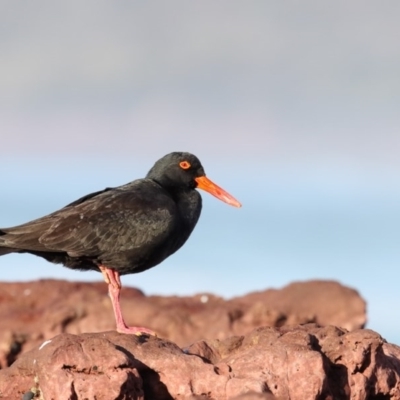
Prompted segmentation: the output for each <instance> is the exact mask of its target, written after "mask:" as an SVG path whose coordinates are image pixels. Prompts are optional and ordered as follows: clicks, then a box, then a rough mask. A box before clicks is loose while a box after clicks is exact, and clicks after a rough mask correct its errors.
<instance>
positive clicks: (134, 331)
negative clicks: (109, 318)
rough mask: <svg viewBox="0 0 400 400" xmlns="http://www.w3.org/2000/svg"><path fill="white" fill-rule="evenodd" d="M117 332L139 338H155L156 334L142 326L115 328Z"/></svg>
mask: <svg viewBox="0 0 400 400" xmlns="http://www.w3.org/2000/svg"><path fill="white" fill-rule="evenodd" d="M117 332H119V333H126V334H128V335H136V336H141V335H143V334H145V335H151V336H157V334H156V333H155V332H154V331H152V330H150V329H147V328H143V327H142V326H117Z"/></svg>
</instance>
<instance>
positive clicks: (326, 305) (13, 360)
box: [0, 280, 400, 400]
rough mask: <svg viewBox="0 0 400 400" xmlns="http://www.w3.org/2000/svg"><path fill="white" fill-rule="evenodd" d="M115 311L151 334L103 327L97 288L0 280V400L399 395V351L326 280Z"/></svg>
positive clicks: (133, 293) (104, 304)
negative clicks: (369, 326)
mask: <svg viewBox="0 0 400 400" xmlns="http://www.w3.org/2000/svg"><path fill="white" fill-rule="evenodd" d="M122 307H123V311H124V315H125V317H126V320H127V322H128V323H129V324H132V325H142V326H147V327H148V328H151V329H153V330H154V331H156V332H157V334H158V337H149V336H146V335H142V336H134V335H124V334H119V333H117V332H115V331H113V329H114V327H115V322H114V317H113V313H112V309H111V303H110V301H109V299H108V295H107V288H106V285H105V284H104V283H73V282H66V281H54V280H43V281H36V282H27V283H0V368H2V369H0V398H4V399H7V400H13V399H18V400H21V399H23V400H28V399H34V398H35V399H45V400H51V399H54V400H55V399H57V400H58V399H59V400H64V399H65V400H67V399H68V400H83V399H88V400H91V399H96V400H101V399H104V400H106V399H107V400H112V399H119V400H130V399H137V400H141V399H146V400H158V399H160V400H161V399H162V400H164V399H165V400H171V399H188V400H189V399H192V400H196V399H197V400H198V399H214V400H227V399H229V400H253V399H254V400H257V399H270V400H271V399H280V400H286V399H290V400H296V399H301V400H308V399H318V400H320V399H324V400H337V399H338V400H341V399H343V400H345V399H346V400H347V399H352V400H362V399H372V400H384V399H395V400H400V383H399V382H400V378H399V376H400V348H399V347H397V346H395V345H391V344H388V343H386V342H385V341H384V340H383V339H382V338H381V337H380V336H379V335H378V334H377V333H375V332H373V331H370V330H365V329H361V328H363V327H364V325H365V323H366V305H365V302H364V300H363V299H362V298H361V297H360V296H359V294H358V293H357V292H356V291H355V290H352V289H349V288H346V287H343V286H341V285H340V284H338V283H336V282H329V281H328V282H326V281H325V282H324V281H310V282H298V283H293V284H291V285H289V286H287V287H285V288H283V289H280V290H273V289H271V290H266V291H263V292H257V293H250V294H248V295H246V296H242V297H237V298H234V299H231V300H224V299H222V298H221V297H218V296H214V295H211V294H199V295H196V296H193V297H161V296H148V297H147V296H145V295H144V294H143V293H142V292H140V291H139V290H137V289H133V288H124V289H123V292H122ZM333 325H335V326H333ZM84 332H94V333H84Z"/></svg>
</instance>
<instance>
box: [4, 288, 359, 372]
mask: <svg viewBox="0 0 400 400" xmlns="http://www.w3.org/2000/svg"><path fill="white" fill-rule="evenodd" d="M332 299H334V301H332ZM122 308H123V312H124V316H125V318H126V320H127V322H128V323H129V324H132V325H139V326H146V327H148V328H151V329H153V330H154V331H155V332H157V333H158V335H159V336H160V337H163V338H165V339H168V340H171V341H173V342H175V343H177V344H178V345H180V346H186V345H188V344H190V343H193V342H195V341H197V340H202V339H220V340H223V339H225V338H228V337H230V336H232V335H244V334H246V333H248V332H250V331H251V330H253V329H254V328H257V327H259V326H277V327H278V326H284V325H295V324H304V323H307V322H316V323H319V324H322V325H328V324H331V325H336V326H339V327H343V328H346V329H349V330H353V329H356V328H361V327H363V326H364V324H365V322H366V306H365V302H364V300H363V299H362V298H361V297H360V296H359V295H358V293H357V292H356V291H354V290H352V289H349V288H346V287H344V286H341V285H339V284H338V283H336V282H329V281H328V282H325V281H311V282H301V283H294V284H291V285H289V286H287V287H285V288H283V289H281V290H266V291H264V292H257V293H252V294H248V295H246V296H243V297H238V298H235V299H232V300H228V301H225V300H224V299H222V298H220V297H217V296H213V295H210V294H203V295H197V296H193V297H157V296H151V297H146V296H144V295H143V293H141V292H140V291H139V290H137V289H133V288H124V289H123V291H122ZM113 329H115V321H114V317H113V313H112V308H111V302H110V300H109V298H108V295H107V287H106V285H105V284H104V283H101V282H100V283H74V282H66V281H55V280H43V281H35V282H27V283H0V368H1V367H3V368H4V367H6V366H8V365H10V364H11V363H12V362H13V361H14V360H15V359H16V358H17V357H18V356H19V355H20V354H22V353H23V352H25V351H27V350H29V349H30V348H32V347H35V346H39V345H40V344H41V343H42V342H43V341H45V340H47V339H49V338H51V337H53V336H55V335H57V334H60V333H72V334H80V333H83V332H101V331H106V330H113Z"/></svg>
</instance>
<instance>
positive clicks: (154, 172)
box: [0, 152, 241, 334]
mask: <svg viewBox="0 0 400 400" xmlns="http://www.w3.org/2000/svg"><path fill="white" fill-rule="evenodd" d="M196 188H197V189H203V190H205V191H207V192H209V193H211V194H212V195H214V196H215V197H217V198H218V199H220V200H222V201H224V202H225V203H228V204H230V205H232V206H234V207H240V206H241V205H240V203H239V202H238V201H237V200H236V199H234V198H233V197H232V196H231V195H230V194H228V193H227V192H225V191H224V190H223V189H221V188H220V187H218V186H217V185H216V184H214V183H213V182H212V181H211V180H209V179H208V178H207V177H206V176H205V173H204V169H203V167H202V165H201V163H200V161H199V159H198V158H197V157H196V156H194V155H193V154H190V153H183V152H174V153H170V154H167V155H166V156H164V157H163V158H161V159H160V160H158V161H157V162H156V163H155V164H154V166H153V167H152V168H151V169H150V171H149V172H148V174H147V175H146V178H144V179H138V180H135V181H133V182H130V183H128V184H126V185H123V186H118V187H115V188H106V189H104V190H101V191H99V192H95V193H91V194H88V195H86V196H84V197H82V198H80V199H78V200H76V201H74V202H73V203H71V204H69V205H67V206H66V207H64V208H62V209H60V210H58V211H55V212H54V213H52V214H49V215H46V216H44V217H42V218H39V219H36V220H34V221H30V222H28V223H26V224H23V225H19V226H16V227H13V228H2V229H0V255H4V254H8V253H30V254H34V255H36V256H40V257H43V258H45V259H46V260H47V261H51V262H53V263H60V264H63V265H64V266H66V267H68V268H72V269H77V270H84V271H87V270H95V271H100V272H101V273H102V274H103V276H104V280H105V281H106V283H107V284H108V290H109V294H110V298H111V302H112V305H113V309H114V315H115V320H116V323H117V331H118V332H122V333H134V334H140V333H148V334H154V332H152V331H150V330H149V329H146V328H143V327H128V326H127V325H126V323H125V321H124V319H123V317H122V313H121V308H120V302H119V297H120V291H121V280H120V276H121V275H125V274H133V273H137V272H142V271H145V270H146V269H149V268H152V267H154V266H156V265H157V264H159V263H161V262H162V261H163V260H165V259H166V258H167V257H168V256H170V255H171V254H173V253H174V252H175V251H177V250H178V249H179V248H180V247H181V246H182V245H183V244H184V243H185V242H186V240H187V239H188V237H189V236H190V234H191V233H192V231H193V228H194V227H195V225H196V223H197V221H198V219H199V216H200V212H201V207H202V202H201V196H200V194H199V193H198V192H197V191H196V190H195V189H196Z"/></svg>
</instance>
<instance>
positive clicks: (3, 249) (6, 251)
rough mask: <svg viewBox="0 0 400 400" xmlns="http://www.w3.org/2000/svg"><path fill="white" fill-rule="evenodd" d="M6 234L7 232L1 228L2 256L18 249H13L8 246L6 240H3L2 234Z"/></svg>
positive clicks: (0, 244) (0, 252)
mask: <svg viewBox="0 0 400 400" xmlns="http://www.w3.org/2000/svg"><path fill="white" fill-rule="evenodd" d="M4 235H6V232H3V231H2V230H0V256H4V255H5V254H9V253H13V252H14V251H15V250H16V249H12V248H10V247H6V245H5V243H4V240H2V236H4Z"/></svg>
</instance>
